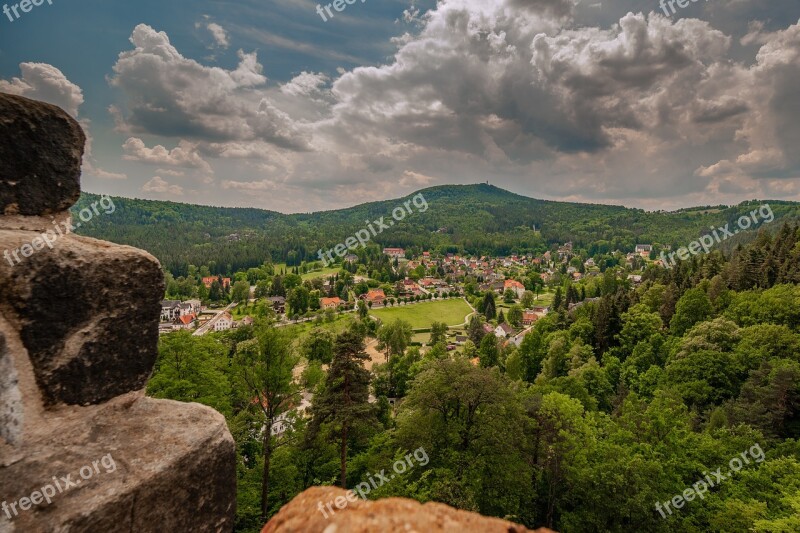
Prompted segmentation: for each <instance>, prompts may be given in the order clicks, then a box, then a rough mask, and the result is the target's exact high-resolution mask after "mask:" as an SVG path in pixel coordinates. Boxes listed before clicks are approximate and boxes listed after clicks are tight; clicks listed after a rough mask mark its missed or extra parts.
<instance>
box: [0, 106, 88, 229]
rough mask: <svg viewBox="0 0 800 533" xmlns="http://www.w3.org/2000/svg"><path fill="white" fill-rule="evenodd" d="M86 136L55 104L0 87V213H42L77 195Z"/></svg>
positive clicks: (61, 206)
mask: <svg viewBox="0 0 800 533" xmlns="http://www.w3.org/2000/svg"><path fill="white" fill-rule="evenodd" d="M85 142H86V136H85V135H84V133H83V130H82V129H81V127H80V126H79V125H78V123H77V122H76V121H75V119H73V118H72V117H70V116H69V115H68V114H67V113H66V112H64V111H63V110H61V109H60V108H58V107H56V106H54V105H50V104H45V103H43V102H36V101H34V100H29V99H27V98H23V97H21V96H14V95H10V94H4V93H0V215H2V214H4V213H5V214H20V215H43V214H51V213H57V212H59V211H64V210H65V209H68V208H69V207H70V206H71V205H72V204H74V203H75V202H76V201H77V200H78V197H79V196H80V174H81V160H82V158H83V148H84V143H85Z"/></svg>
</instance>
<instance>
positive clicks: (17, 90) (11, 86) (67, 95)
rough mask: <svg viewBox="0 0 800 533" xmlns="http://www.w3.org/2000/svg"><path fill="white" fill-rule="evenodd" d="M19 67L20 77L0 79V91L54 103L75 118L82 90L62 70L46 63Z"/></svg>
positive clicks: (81, 99) (21, 64) (22, 64)
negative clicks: (7, 79)
mask: <svg viewBox="0 0 800 533" xmlns="http://www.w3.org/2000/svg"><path fill="white" fill-rule="evenodd" d="M19 69H20V72H21V73H22V76H21V77H19V78H11V81H6V80H0V91H2V92H6V93H10V94H16V95H19V96H24V97H26V98H31V99H33V100H41V101H43V102H48V103H50V104H55V105H57V106H59V107H60V108H62V109H63V110H64V111H66V112H67V113H69V114H70V115H72V116H73V117H76V118H77V116H78V108H79V107H80V106H81V104H83V91H82V90H81V88H80V87H78V86H77V85H75V84H74V83H72V82H71V81H69V80H68V79H67V77H66V76H64V73H63V72H61V71H60V70H59V69H57V68H56V67H54V66H53V65H48V64H46V63H20V65H19Z"/></svg>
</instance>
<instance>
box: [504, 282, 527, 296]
mask: <svg viewBox="0 0 800 533" xmlns="http://www.w3.org/2000/svg"><path fill="white" fill-rule="evenodd" d="M509 289H510V290H511V291H512V292H513V293H514V294H516V295H517V298H522V295H523V294H524V293H525V285H523V284H522V283H520V282H519V281H517V280H515V279H507V280H505V281H504V282H503V291H506V290H509Z"/></svg>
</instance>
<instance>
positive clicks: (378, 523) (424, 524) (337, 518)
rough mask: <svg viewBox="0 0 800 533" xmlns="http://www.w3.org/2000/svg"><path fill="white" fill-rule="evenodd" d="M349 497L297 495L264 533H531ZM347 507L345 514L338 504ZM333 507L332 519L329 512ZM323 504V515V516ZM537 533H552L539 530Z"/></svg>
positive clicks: (340, 493) (325, 492) (327, 490)
mask: <svg viewBox="0 0 800 533" xmlns="http://www.w3.org/2000/svg"><path fill="white" fill-rule="evenodd" d="M347 494H348V492H347V491H345V490H342V489H340V488H337V487H311V488H310V489H307V490H306V491H305V492H302V493H300V494H298V495H297V496H296V497H295V498H294V499H293V500H292V501H291V502H289V503H288V504H286V505H285V506H284V507H283V508H282V509H281V510H280V511H279V512H278V514H276V515H275V516H273V517H272V519H271V520H270V521H269V522H268V523H267V525H266V526H264V529H263V530H262V532H261V533H279V532H280V533H323V532H336V533H372V532H373V531H424V532H425V533H439V532H442V533H444V532H452V531H462V532H472V531H475V532H481V533H493V532H494V533H527V532H529V531H531V530H529V529H528V528H526V527H525V526H521V525H519V524H515V523H513V522H509V521H508V520H501V519H499V518H489V517H485V516H481V515H479V514H478V513H471V512H469V511H462V510H459V509H453V508H452V507H449V506H447V505H444V504H442V503H426V504H421V503H419V502H416V501H414V500H408V499H406V498H386V499H383V500H376V501H369V500H367V501H365V500H362V499H360V498H358V497H357V496H355V497H354V496H351V498H350V499H351V500H352V499H354V498H355V501H348V500H347V499H346V496H347ZM337 498H339V502H340V503H341V502H342V501H346V506H345V507H344V508H343V509H340V508H338V507H336V505H335V502H336V499H337ZM328 503H331V508H332V510H333V513H331V512H330V510H329V509H328V508H327V504H328ZM319 504H322V507H323V509H324V510H325V514H326V515H327V516H325V515H323V513H322V512H321V511H320V510H319ZM535 533H552V532H551V531H550V530H548V529H543V528H542V529H538V530H536V532H535Z"/></svg>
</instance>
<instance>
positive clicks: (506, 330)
mask: <svg viewBox="0 0 800 533" xmlns="http://www.w3.org/2000/svg"><path fill="white" fill-rule="evenodd" d="M512 333H514V328H512V327H511V326H509V325H508V324H506V323H505V322H503V323H502V324H500V325H499V326H497V327H496V328H495V329H494V334H495V336H496V337H499V338H501V339H505V338H506V337H507V336H509V335H511V334H512Z"/></svg>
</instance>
